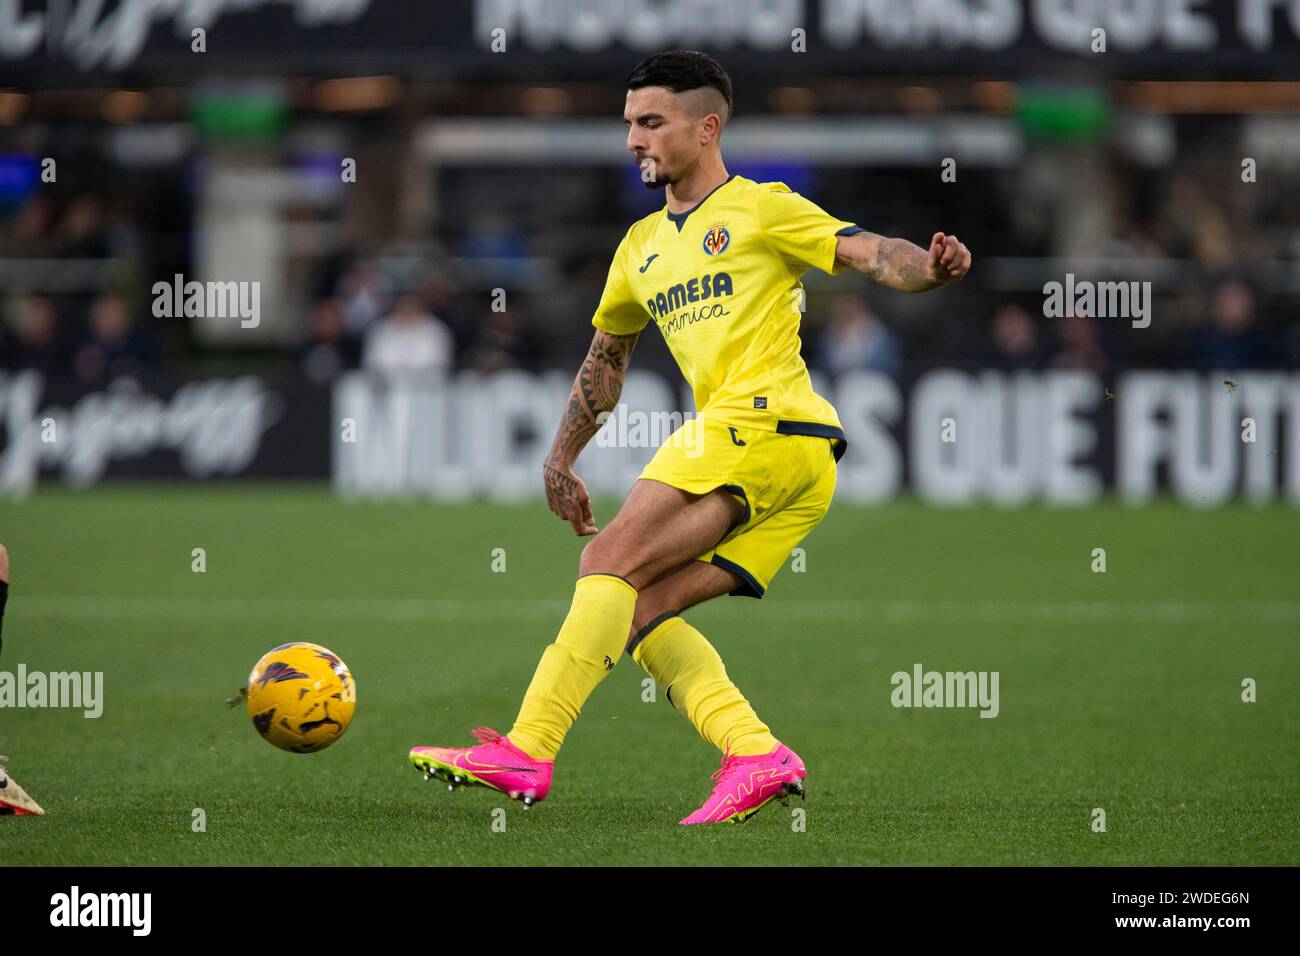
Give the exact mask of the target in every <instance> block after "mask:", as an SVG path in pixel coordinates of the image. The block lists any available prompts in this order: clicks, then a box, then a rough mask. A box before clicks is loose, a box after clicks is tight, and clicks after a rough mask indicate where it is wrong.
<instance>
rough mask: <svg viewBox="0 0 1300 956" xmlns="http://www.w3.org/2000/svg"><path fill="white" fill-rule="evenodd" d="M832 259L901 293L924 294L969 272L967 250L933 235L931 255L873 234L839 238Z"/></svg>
mask: <svg viewBox="0 0 1300 956" xmlns="http://www.w3.org/2000/svg"><path fill="white" fill-rule="evenodd" d="M835 258H836V260H837V261H839V262H842V263H844V264H845V265H849V266H852V267H853V268H854V269H857V270H858V271H859V272H861V273H862V274H863V275H865V276H867V277H868V278H870V279H874V280H876V281H877V282H879V283H880V284H881V285H887V286H889V287H890V288H891V289H898V290H900V291H902V292H925V291H926V290H928V289H934V288H937V287H938V286H941V285H944V284H946V283H949V282H956V281H957V280H958V279H960V278H961V277H962V276H964V275H965V274H966V272H967V271H968V270H969V269H970V260H971V255H970V250H969V249H967V248H966V246H965V245H963V244H962V242H961V241H960V240H958V238H957V237H956V236H945V235H944V234H943V233H942V232H936V233H935V234H934V237H933V238H931V240H930V251H929V252H926V250H924V249H922V248H921V247H920V246H915V245H912V243H910V242H908V241H907V240H906V239H887V238H885V237H884V236H877V235H876V234H875V233H873V232H859V233H855V234H854V235H852V236H840V238H839V241H838V242H837V243H836V245H835Z"/></svg>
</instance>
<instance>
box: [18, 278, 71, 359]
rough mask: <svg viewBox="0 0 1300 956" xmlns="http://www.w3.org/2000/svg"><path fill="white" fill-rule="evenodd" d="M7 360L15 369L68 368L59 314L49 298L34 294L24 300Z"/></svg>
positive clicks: (20, 307) (19, 310) (19, 309)
mask: <svg viewBox="0 0 1300 956" xmlns="http://www.w3.org/2000/svg"><path fill="white" fill-rule="evenodd" d="M7 359H8V360H9V361H10V362H11V363H12V365H13V366H14V367H15V368H34V369H38V370H40V371H42V372H45V373H47V374H56V373H62V372H64V371H66V359H67V356H66V353H65V349H64V343H63V341H62V340H61V338H60V335H59V318H58V313H57V312H55V309H54V305H53V303H51V302H50V300H49V299H47V298H45V297H44V296H39V295H33V296H28V297H27V298H26V299H24V300H23V302H22V304H21V305H20V306H19V308H18V322H17V327H16V329H15V330H14V336H13V341H12V343H11V349H10V353H9V355H8V356H7Z"/></svg>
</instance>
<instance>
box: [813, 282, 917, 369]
mask: <svg viewBox="0 0 1300 956" xmlns="http://www.w3.org/2000/svg"><path fill="white" fill-rule="evenodd" d="M830 312H831V321H830V326H829V327H828V328H827V329H826V332H825V334H824V335H823V336H822V340H821V343H820V346H821V348H820V355H819V364H820V366H821V367H822V368H823V369H824V370H825V371H826V372H828V373H829V374H830V375H832V376H836V375H839V374H840V373H841V372H848V371H852V370H854V369H870V370H873V371H877V372H883V373H885V374H886V375H889V376H891V377H893V378H898V377H899V376H900V375H901V374H902V371H903V351H902V348H901V347H900V346H899V344H898V337H897V336H895V335H894V333H893V332H892V331H891V330H890V328H889V326H887V325H885V323H884V322H881V321H880V319H878V318H876V315H875V313H873V312H872V311H871V307H870V306H869V305H867V300H866V299H864V298H862V296H860V295H857V294H856V293H845V294H842V295H838V296H836V297H835V298H834V299H833V300H832V301H831V308H830Z"/></svg>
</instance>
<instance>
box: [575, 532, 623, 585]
mask: <svg viewBox="0 0 1300 956" xmlns="http://www.w3.org/2000/svg"><path fill="white" fill-rule="evenodd" d="M625 565H626V561H625V560H623V556H622V549H621V548H620V546H619V542H618V539H617V536H614V535H610V534H609V529H608V528H606V529H603V530H601V531H599V532H597V533H596V536H595V537H594V538H592V539H591V540H590V541H588V542H587V545H586V547H584V548H583V549H582V556H581V557H580V558H579V559H578V574H579V575H582V574H617V575H619V576H620V577H624V578H626V577H627V576H628V572H629V571H630V570H631V569H630V568H628V567H626V566H625Z"/></svg>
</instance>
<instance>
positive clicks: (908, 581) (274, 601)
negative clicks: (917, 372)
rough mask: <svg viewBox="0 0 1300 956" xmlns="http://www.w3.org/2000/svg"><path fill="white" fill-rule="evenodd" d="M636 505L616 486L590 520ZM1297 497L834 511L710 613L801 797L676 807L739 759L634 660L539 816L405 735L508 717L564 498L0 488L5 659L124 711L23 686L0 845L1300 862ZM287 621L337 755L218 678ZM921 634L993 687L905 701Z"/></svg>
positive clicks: (921, 649)
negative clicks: (289, 742)
mask: <svg viewBox="0 0 1300 956" xmlns="http://www.w3.org/2000/svg"><path fill="white" fill-rule="evenodd" d="M616 506H617V502H612V501H603V502H597V509H596V510H597V518H598V521H601V522H604V521H608V520H609V518H610V517H611V516H612V513H613V510H614V508H615V507H616ZM1298 525H1300V522H1298V521H1297V515H1296V512H1295V511H1294V510H1291V509H1287V508H1282V507H1278V508H1271V509H1264V510H1253V509H1249V508H1245V507H1235V508H1231V509H1226V510H1216V511H1205V512H1198V511H1193V510H1187V509H1184V508H1181V507H1177V506H1174V505H1172V504H1167V503H1157V504H1156V505H1154V506H1153V507H1151V508H1148V509H1144V510H1133V509H1128V508H1124V507H1122V506H1119V505H1109V504H1108V505H1105V506H1102V507H1098V508H1094V509H1088V510H1079V511H1068V510H1066V511H1050V510H1039V509H1031V510H1025V511H1014V512H1004V511H997V510H991V509H976V510H966V511H949V510H933V509H927V508H924V507H922V506H920V505H917V504H915V503H912V502H902V503H898V504H894V505H891V506H889V507H883V508H879V509H853V508H848V507H843V506H838V505H837V506H836V507H835V508H833V509H832V511H831V513H830V515H829V516H828V518H827V519H826V520H825V521H824V522H823V524H822V526H821V527H819V528H818V529H817V530H816V531H815V532H814V533H813V534H812V535H811V536H810V537H809V538H808V540H807V541H806V542H805V547H806V571H804V572H802V573H798V572H795V571H793V570H792V569H791V568H789V567H787V568H786V569H785V570H783V571H782V572H781V574H780V575H778V577H777V578H776V580H775V581H774V583H773V586H772V589H771V591H770V592H769V594H768V596H767V597H766V598H764V599H763V600H762V601H753V600H748V599H743V598H722V599H719V600H717V601H714V602H712V603H711V604H709V605H706V606H704V607H701V608H697V609H696V610H694V611H692V612H690V613H689V614H688V615H687V616H688V619H690V620H691V621H692V622H693V623H694V624H695V625H696V626H697V627H699V628H700V629H701V630H702V631H703V632H704V633H705V634H706V635H707V636H708V637H709V638H710V639H711V640H712V641H713V643H714V644H715V646H716V647H717V648H718V649H719V651H720V652H721V654H722V656H723V659H724V660H725V661H726V663H727V667H728V671H729V673H730V674H731V676H732V678H733V679H734V680H735V681H736V682H737V684H738V685H739V686H740V688H741V689H742V690H743V691H744V692H745V693H746V695H747V696H748V697H749V698H750V700H751V701H752V702H753V703H754V704H755V706H756V708H757V709H758V712H759V715H760V716H761V717H762V718H763V719H764V720H765V721H766V722H767V723H768V724H769V725H770V726H771V728H772V730H773V732H774V733H775V734H776V735H777V736H778V737H780V738H781V739H783V740H784V741H786V742H787V743H789V744H790V745H791V746H793V747H794V748H795V749H796V750H797V751H798V752H799V753H800V755H801V756H802V757H803V758H804V760H805V761H806V762H807V764H808V768H809V778H808V799H807V801H806V803H804V804H802V806H803V808H804V809H805V811H806V817H805V819H804V823H805V827H804V829H802V830H800V829H799V828H797V827H796V826H794V825H793V824H794V823H795V822H796V817H795V816H794V815H793V814H792V812H791V811H790V810H784V809H782V808H781V807H780V806H779V805H777V804H775V803H774V804H771V805H769V806H768V807H767V808H764V810H763V811H762V812H761V813H759V814H758V815H757V816H755V817H754V818H753V819H752V820H751V821H749V822H748V823H746V824H744V825H743V826H739V827H713V828H700V827H695V828H686V827H680V826H678V825H677V821H678V820H679V819H680V818H681V817H683V816H685V815H686V814H687V813H689V812H690V811H691V810H692V809H694V808H695V807H696V806H697V805H698V804H699V803H700V802H701V801H702V800H703V798H704V797H705V796H706V795H707V793H708V791H709V788H710V787H711V785H712V784H711V781H710V779H709V774H710V773H711V772H712V771H713V770H715V769H716V768H717V766H718V763H719V755H718V754H717V753H716V752H715V751H714V750H713V749H712V748H711V747H710V746H709V745H708V744H706V743H705V742H704V741H703V740H701V739H700V737H699V736H698V735H697V734H696V732H695V731H694V729H693V728H692V727H691V726H690V724H689V723H688V722H687V721H686V719H685V718H684V717H683V716H681V715H679V714H677V713H675V712H674V711H673V709H672V707H671V705H670V704H668V703H667V701H666V700H665V699H664V696H663V694H662V692H660V693H659V694H658V695H657V700H656V701H655V702H653V703H645V702H643V701H642V699H641V698H642V685H641V681H642V678H643V677H644V674H643V673H642V672H641V671H640V669H639V668H638V667H637V666H636V665H635V664H634V663H633V662H632V661H631V659H630V658H627V657H624V658H623V659H622V661H621V662H620V664H619V666H618V667H617V668H616V670H615V671H614V672H613V673H612V674H611V675H610V676H609V678H608V679H607V680H606V681H605V682H604V683H603V684H602V685H601V686H600V687H599V688H598V689H597V690H596V693H595V694H594V695H593V696H592V698H591V699H590V700H589V701H588V703H587V706H586V707H585V709H584V711H583V714H582V716H581V717H580V718H579V720H578V723H577V724H576V725H575V727H574V729H573V731H572V733H571V734H570V736H569V739H568V743H567V744H566V747H565V749H564V752H563V753H562V754H561V755H560V760H559V762H558V764H557V774H556V778H555V785H554V788H553V790H552V792H551V795H550V797H549V798H548V799H547V800H546V801H544V802H543V803H541V804H539V805H538V806H537V807H536V808H535V809H533V810H531V811H527V812H525V811H524V810H523V808H522V807H520V806H519V805H518V804H516V803H513V802H511V801H509V800H507V799H505V798H504V797H500V796H498V795H496V794H493V793H490V792H488V791H486V790H482V789H468V790H461V791H457V792H456V793H448V792H447V790H446V788H445V786H442V785H440V784H437V783H431V784H425V783H423V782H422V781H421V779H420V777H419V775H418V774H417V773H415V772H414V771H413V770H412V769H411V767H410V766H409V765H408V763H407V760H406V751H407V748H408V747H410V746H411V745H412V744H417V743H441V744H456V745H459V744H466V743H470V742H471V738H470V736H469V731H470V729H471V728H472V727H474V726H475V725H477V724H487V725H488V726H491V727H495V728H496V729H497V730H499V731H501V732H505V731H507V730H508V729H509V727H510V725H511V723H512V721H513V718H514V716H515V714H516V711H517V708H518V705H519V700H520V698H521V696H522V694H523V691H524V688H525V686H526V685H527V683H528V680H529V679H530V677H531V675H532V672H533V668H534V666H535V664H536V663H537V660H538V657H539V655H540V654H541V652H542V649H543V647H544V646H545V644H546V643H547V642H549V641H550V640H552V638H553V637H554V635H555V633H556V631H557V629H558V627H559V625H560V623H561V621H562V619H563V617H564V613H565V610H566V608H567V607H568V601H569V597H570V595H571V594H572V586H573V577H574V574H575V573H576V568H577V560H578V554H579V552H580V550H581V547H582V542H581V541H579V540H578V539H577V538H575V537H574V536H573V534H572V532H571V531H570V530H569V528H568V526H567V524H565V523H562V522H561V521H560V520H559V519H557V518H555V517H553V516H552V515H551V514H550V513H549V512H547V511H546V509H545V507H544V505H543V504H541V503H540V502H535V503H530V504H521V505H518V506H501V505H488V504H470V505H465V506H460V507H448V506H435V505H431V504H428V503H401V504H398V503H392V504H382V505H379V504H360V503H343V502H340V501H338V500H336V499H335V498H334V497H333V496H332V495H331V494H330V493H329V491H328V490H327V489H325V488H312V487H305V488H304V487H296V486H286V487H277V486H264V485H238V486H236V485H224V486H207V487H204V486H191V487H177V486H172V485H152V486H151V485H145V486H140V485H135V486H128V487H114V486H109V487H106V488H103V489H100V490H94V491H90V492H84V493H75V492H68V491H41V492H40V493H38V494H37V495H36V496H35V497H34V498H33V499H31V500H30V501H26V502H22V503H6V504H5V505H4V506H3V509H2V510H0V541H3V542H4V543H5V544H6V545H8V546H9V548H10V551H11V553H12V559H13V573H14V584H13V592H12V594H11V597H10V601H9V610H8V613H7V615H6V618H5V642H4V652H3V657H0V670H7V671H14V670H16V669H17V665H18V663H19V662H22V663H25V664H26V665H27V667H28V669H29V670H40V671H61V670H80V671H103V672H104V675H105V676H104V681H105V688H104V696H105V703H104V713H103V716H102V717H101V718H99V719H98V720H87V719H85V718H83V717H82V716H81V714H80V712H76V711H68V710H9V709H6V710H3V711H0V753H6V754H9V755H10V763H9V767H10V770H11V771H12V772H13V774H14V776H15V777H16V778H17V779H18V780H19V781H20V782H21V783H22V785H23V786H24V787H25V788H26V789H27V791H28V792H29V793H30V794H31V795H32V796H33V797H34V798H35V799H37V800H38V801H40V802H41V803H42V804H43V805H44V806H45V808H46V810H47V811H48V816H46V817H44V818H40V819H36V818H8V819H0V860H3V862H4V863H5V864H7V865H18V864H63V865H106V864H161V865H206V864H241V865H242V864H250V865H260V864H265V865H348V864H534V865H537V864H544V865H565V864H642V865H647V864H648V865H659V864H664V865H694V864H714V865H744V864H758V865H800V864H895V865H897V864H903V865H914V864H925V865H968V864H969V865H1015V864H1029V865H1040V864H1061V865H1245V864H1263V865H1283V864H1285V865H1296V864H1297V863H1300V799H1298V798H1300V759H1298V758H1300V693H1298V691H1300V653H1298V651H1300V587H1297V581H1298V580H1300V576H1298V575H1297V570H1300V560H1298V557H1300V551H1298V550H1297V541H1298V540H1300V539H1298V537H1297V530H1298ZM198 547H201V548H204V549H205V550H206V555H207V570H206V573H203V574H196V573H194V572H192V570H191V551H192V549H194V548H198ZM1098 547H1101V548H1105V549H1106V559H1107V571H1106V573H1104V574H1096V573H1092V571H1091V570H1090V564H1091V562H1092V556H1091V554H1092V549H1094V548H1098ZM495 548H504V549H505V554H506V562H507V564H506V568H507V569H506V571H505V573H494V572H493V571H492V559H493V549H495ZM290 640H307V641H314V642H318V643H321V644H325V645H326V646H328V647H330V648H332V649H333V650H335V651H336V652H337V653H339V654H340V655H342V656H343V658H344V659H345V660H346V661H347V662H348V664H349V665H350V666H351V668H352V671H353V673H354V674H355V676H356V678H357V683H358V708H357V715H356V719H355V721H354V722H353V724H352V727H351V729H350V730H349V731H348V733H347V734H346V736H345V737H343V739H342V740H340V741H339V742H338V743H337V744H335V745H334V746H333V747H332V748H330V749H328V750H326V751H323V752H321V753H319V754H314V755H309V756H298V755H292V754H287V753H282V752H280V751H277V750H275V749H273V748H272V747H269V746H268V745H267V744H266V743H264V742H263V741H262V740H261V739H259V737H258V735H257V734H256V733H255V732H254V730H253V728H252V726H251V724H250V722H249V720H248V719H247V717H246V716H245V714H244V712H243V709H242V707H241V708H239V709H236V710H231V709H230V708H228V707H227V706H226V704H225V703H224V701H225V700H226V698H228V697H230V696H231V695H232V693H233V692H234V691H236V689H237V688H238V687H239V686H240V685H241V684H242V683H243V681H244V678H245V677H246V676H247V674H248V671H249V669H250V668H251V666H252V664H253V662H254V661H256V660H257V658H258V657H259V656H260V655H261V654H262V653H263V652H264V651H266V650H267V649H269V648H270V647H272V646H274V645H276V644H280V643H283V642H285V641H290ZM917 662H920V663H921V664H923V665H924V666H925V668H926V669H934V670H939V671H948V670H962V671H965V670H976V671H998V672H999V674H1000V698H1001V700H1000V714H999V716H998V717H997V718H996V719H981V718H980V717H979V716H978V713H977V711H975V710H957V709H948V710H940V709H930V710H923V709H913V710H905V709H895V708H894V707H893V706H891V703H890V692H891V689H892V688H891V685H890V675H891V674H893V673H894V672H895V671H900V670H903V671H910V670H911V668H912V665H913V664H914V663H917ZM1247 677H1249V678H1253V679H1254V680H1255V681H1256V682H1257V686H1258V701H1257V702H1255V703H1244V702H1243V701H1242V700H1241V693H1242V681H1243V679H1244V678H1247ZM793 806H794V807H799V806H801V804H800V803H799V802H798V801H797V800H796V801H795V802H794V804H793ZM498 807H505V809H506V814H505V821H506V827H505V831H504V832H494V830H493V810H494V809H495V808H498ZM196 808H201V809H202V810H203V811H204V812H205V814H206V832H202V833H195V832H193V830H192V828H191V822H192V819H193V816H192V813H193V811H194V810H195V809H196ZM1094 808H1102V809H1104V811H1105V814H1106V832H1105V833H1097V832H1093V829H1092V819H1093V817H1092V811H1093V809H1094Z"/></svg>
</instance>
